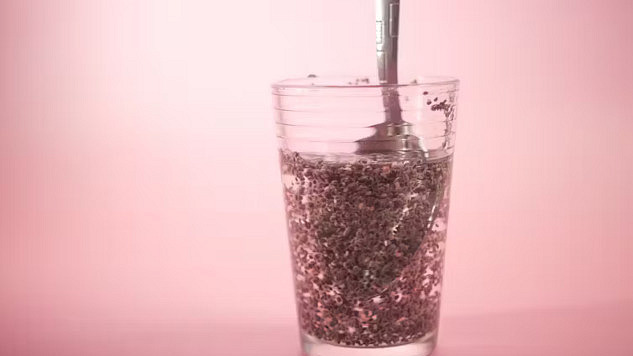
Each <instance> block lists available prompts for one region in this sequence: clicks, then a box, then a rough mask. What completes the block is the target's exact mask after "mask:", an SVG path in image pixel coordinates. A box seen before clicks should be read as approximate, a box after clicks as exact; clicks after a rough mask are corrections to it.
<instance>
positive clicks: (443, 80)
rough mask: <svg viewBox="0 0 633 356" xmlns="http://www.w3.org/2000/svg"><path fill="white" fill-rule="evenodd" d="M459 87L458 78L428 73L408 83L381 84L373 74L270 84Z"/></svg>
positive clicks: (332, 87) (283, 86)
mask: <svg viewBox="0 0 633 356" xmlns="http://www.w3.org/2000/svg"><path fill="white" fill-rule="evenodd" d="M447 86H448V87H452V88H454V90H457V89H458V88H459V79H457V78H454V77H450V76H440V75H428V76H417V77H415V78H414V79H413V80H412V81H410V82H408V83H402V82H401V83H396V84H381V83H380V82H379V81H378V78H377V77H375V76H323V77H320V76H308V77H305V78H289V79H284V80H280V81H277V82H274V83H273V84H271V88H272V89H273V90H284V89H323V90H345V89H347V90H350V89H351V90H353V89H376V88H434V87H447Z"/></svg>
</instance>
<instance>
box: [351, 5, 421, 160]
mask: <svg viewBox="0 0 633 356" xmlns="http://www.w3.org/2000/svg"><path fill="white" fill-rule="evenodd" d="M399 24H400V0H376V59H377V62H378V78H379V79H380V84H381V85H385V86H384V87H383V88H382V99H383V105H384V107H385V121H384V122H381V123H379V124H376V125H373V126H372V127H373V128H374V129H375V132H374V134H373V135H371V136H369V137H365V138H363V139H361V140H358V141H356V142H357V143H358V147H357V149H356V153H358V154H367V153H378V152H394V151H408V150H416V149H420V142H419V139H418V138H417V137H416V136H414V135H412V133H411V124H409V123H407V122H405V121H404V120H402V109H401V108H400V100H399V94H398V88H397V86H395V84H398V27H399Z"/></svg>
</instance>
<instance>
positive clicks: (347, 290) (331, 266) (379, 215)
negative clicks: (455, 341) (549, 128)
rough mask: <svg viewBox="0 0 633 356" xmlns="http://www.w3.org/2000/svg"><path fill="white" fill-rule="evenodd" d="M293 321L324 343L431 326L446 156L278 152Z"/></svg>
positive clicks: (365, 343)
mask: <svg viewBox="0 0 633 356" xmlns="http://www.w3.org/2000/svg"><path fill="white" fill-rule="evenodd" d="M280 160H281V167H282V168H281V169H282V178H283V183H284V198H285V202H286V214H287V222H288V232H289V238H290V248H291V256H292V264H293V270H294V277H295V290H296V300H297V308H298V314H299V322H300V325H301V328H302V330H303V332H304V333H305V334H307V335H310V336H312V337H316V338H318V339H320V340H321V341H323V342H327V343H332V344H337V345H344V346H355V347H381V346H393V345H398V344H404V343H408V342H413V341H415V340H417V339H419V338H421V337H423V336H425V335H428V334H431V333H433V332H435V331H436V329H437V325H438V317H439V306H440V283H441V280H442V268H443V254H444V242H445V237H446V222H447V217H448V216H447V214H448V195H449V191H448V190H449V182H450V174H451V165H452V158H451V156H450V155H449V156H445V157H442V158H436V159H428V158H425V156H424V155H423V154H422V153H421V152H418V153H411V154H406V155H405V154H372V155H362V156H361V155H350V156H347V157H343V156H336V157H329V156H323V155H321V156H317V155H314V156H309V155H305V154H299V153H296V152H292V151H288V150H281V151H280Z"/></svg>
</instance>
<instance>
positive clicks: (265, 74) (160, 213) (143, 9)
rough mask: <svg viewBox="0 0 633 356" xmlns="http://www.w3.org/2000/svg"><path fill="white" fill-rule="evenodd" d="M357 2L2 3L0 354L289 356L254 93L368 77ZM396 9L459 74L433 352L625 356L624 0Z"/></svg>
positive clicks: (424, 68) (453, 3) (286, 281)
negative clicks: (283, 82)
mask: <svg viewBox="0 0 633 356" xmlns="http://www.w3.org/2000/svg"><path fill="white" fill-rule="evenodd" d="M371 3H372V2H371V1H370V0H344V1H340V0H339V1H335V0H319V1H311V0H310V1H309V0H269V1H254V0H250V1H202V0H190V1H175V0H152V1H145V0H125V1H123V0H110V1H93V0H74V1H71V0H68V1H43V0H20V1H17V0H15V1H9V0H6V1H2V2H0V213H1V214H0V354H1V355H3V356H4V355H35V354H38V355H39V354H42V355H46V354H55V352H57V354H68V355H70V354H73V355H74V354H82V355H101V354H122V355H127V354H135V355H139V354H147V355H158V354H161V355H162V354H165V355H168V354H184V355H189V354H192V355H193V354H196V355H197V354H205V355H209V354H214V355H224V354H226V355H245V354H248V353H249V352H252V350H251V349H249V346H248V345H251V343H248V342H247V341H248V340H243V339H241V338H240V335H242V334H243V335H250V336H249V337H252V338H253V339H252V340H255V342H254V343H256V344H259V346H258V349H257V350H259V351H258V354H262V355H268V354H270V355H273V354H274V355H291V354H293V355H294V354H295V353H296V352H297V345H298V343H297V341H296V339H295V333H296V331H295V330H294V318H295V314H294V301H293V293H292V285H291V281H292V280H291V276H290V263H289V259H288V251H287V242H286V235H285V228H284V222H283V215H282V214H283V208H282V201H281V186H280V183H279V173H278V167H277V153H276V141H275V137H274V129H273V119H272V111H271V103H270V93H269V87H268V85H269V84H270V83H271V82H272V81H275V80H278V79H282V78H285V77H297V76H305V75H307V74H309V73H316V74H321V75H326V74H371V73H373V72H374V70H375V69H374V68H375V63H374V52H373V51H374V44H373V37H372V36H373V30H374V25H373V13H372V12H373V5H372V4H371ZM402 6H403V19H402V22H403V23H402V38H401V43H402V45H401V46H402V47H401V52H400V54H401V58H402V59H401V60H402V67H401V69H402V71H401V77H402V78H407V76H413V74H447V75H452V76H455V77H458V78H460V79H461V81H462V85H461V94H460V95H461V96H460V108H459V117H458V120H459V125H458V126H459V127H458V139H457V151H456V157H455V174H454V180H453V190H452V204H451V222H450V225H449V244H448V254H447V274H446V277H445V288H444V291H445V293H444V297H443V311H442V313H443V316H444V321H443V323H444V324H443V325H445V326H443V331H442V335H443V338H442V341H441V343H442V344H441V345H442V346H440V352H439V354H440V355H479V354H488V355H490V354H494V352H495V351H498V354H499V355H501V354H504V353H505V354H508V352H509V354H516V355H518V354H521V353H520V352H517V349H516V348H517V347H523V346H517V345H524V346H525V345H526V344H527V341H525V340H523V341H520V340H519V339H520V338H519V337H518V336H517V335H515V334H513V333H512V332H511V331H508V330H514V329H515V328H517V327H519V326H521V327H525V326H526V325H527V327H532V328H533V330H540V331H535V334H530V335H531V336H530V337H532V336H534V337H535V338H536V340H539V341H538V342H536V343H530V345H531V346H530V347H532V348H531V349H530V348H527V349H526V348H523V350H524V351H525V350H527V351H525V354H526V355H527V354H536V353H539V354H541V355H542V354H548V353H549V354H570V353H571V350H575V351H574V352H576V353H577V354H579V353H578V351H579V350H580V349H582V350H587V349H586V347H587V346H586V345H587V344H585V345H584V346H583V347H584V348H579V349H574V347H575V346H574V345H576V344H575V342H577V340H578V338H579V337H581V338H582V339H584V340H588V339H591V338H592V337H596V334H595V330H594V328H591V327H590V326H589V325H596V327H595V329H596V330H599V331H600V330H601V331H600V332H602V333H603V334H600V333H599V334H597V335H602V336H604V337H603V338H601V339H600V340H603V342H604V343H607V344H609V346H608V347H611V349H609V348H608V347H607V349H606V350H610V351H612V354H613V355H616V354H617V355H631V354H633V346H630V345H631V344H630V342H628V343H627V342H625V341H627V338H626V335H625V334H623V333H624V331H625V330H628V331H631V328H632V327H631V325H633V283H631V281H632V280H633V244H632V242H631V240H632V239H633V208H632V204H633V202H632V201H633V183H632V182H633V163H632V162H633V40H632V36H633V2H631V1H630V0H606V1H598V0H592V1H590V0H576V1H551V0H547V1H546V0H531V1H516V0H511V1H508V0H481V1H474V0H470V1H469V0H446V1H426V0H402ZM592 323H593V324H592ZM276 328H277V329H276ZM276 330H280V331H279V332H277V331H276ZM543 330H545V331H543ZM547 330H550V331H552V330H553V331H552V333H553V334H552V333H549V332H546V331H547ZM557 330H558V331H561V332H562V334H560V335H561V336H560V337H557V336H551V335H558V334H556V331H557ZM565 330H567V331H565ZM569 330H571V331H569ZM574 330H575V331H574ZM539 333H540V334H539ZM262 335H263V336H262ZM266 335H270V337H268V336H266ZM285 335H289V336H290V337H285ZM539 335H540V336H539ZM539 337H540V338H539ZM521 342H523V344H521ZM594 344H595V345H594ZM594 344H592V343H589V345H590V347H595V348H596V350H598V349H599V348H598V347H603V348H604V347H605V346H604V344H602V345H601V344H600V343H598V342H594ZM262 345H264V346H262ZM266 345H267V346H266ZM513 345H514V346H513ZM539 345H540V346H539ZM591 345H593V346H591ZM108 347H110V348H113V349H112V350H111V352H108V351H107V350H108ZM267 347H268V348H267ZM513 347H515V349H513ZM539 347H540V348H539ZM51 350H54V351H55V352H53V351H51ZM509 350H510V351H509ZM591 350H593V349H591ZM101 352H103V353H101ZM144 352H145V353H144Z"/></svg>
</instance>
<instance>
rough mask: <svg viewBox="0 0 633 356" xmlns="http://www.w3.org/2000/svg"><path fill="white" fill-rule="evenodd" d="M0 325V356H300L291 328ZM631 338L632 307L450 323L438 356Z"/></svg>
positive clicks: (588, 346)
mask: <svg viewBox="0 0 633 356" xmlns="http://www.w3.org/2000/svg"><path fill="white" fill-rule="evenodd" d="M0 323H2V324H0V326H2V328H3V329H4V332H2V334H1V335H2V338H1V339H0V355H14V356H22V355H24V356H27V355H28V356H35V355H83V356H100V355H135V356H141V355H152V356H160V355H170V356H171V355H182V356H193V355H205V356H206V355H226V356H245V355H260V356H269V355H270V356H273V355H274V356H291V355H292V356H297V355H300V351H299V343H298V337H297V336H298V334H297V328H296V327H295V325H294V324H291V323H265V322H261V321H259V322H255V321H252V322H239V321H235V320H234V321H226V322H224V323H219V322H217V321H216V322H213V321H210V320H202V319H200V320H163V321H161V322H155V321H152V322H150V321H143V320H117V321H107V320H105V319H104V320H73V319H64V318H59V317H56V318H48V319H45V318H40V319H32V320H27V319H25V318H24V317H22V319H15V320H8V319H4V320H2V321H0ZM7 331H8V332H7ZM631 335H633V304H626V303H622V304H618V305H610V306H591V307H585V308H568V309H550V310H546V309H534V310H516V311H514V312H506V313H497V314H495V313H491V314H472V315H464V316H449V317H446V318H443V320H442V324H441V330H440V341H439V346H438V348H437V349H436V351H435V352H434V354H433V355H435V356H471V355H473V356H474V355H487V356H496V355H541V356H549V355H552V356H553V355H575V356H582V355H601V356H630V355H633V342H631Z"/></svg>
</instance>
